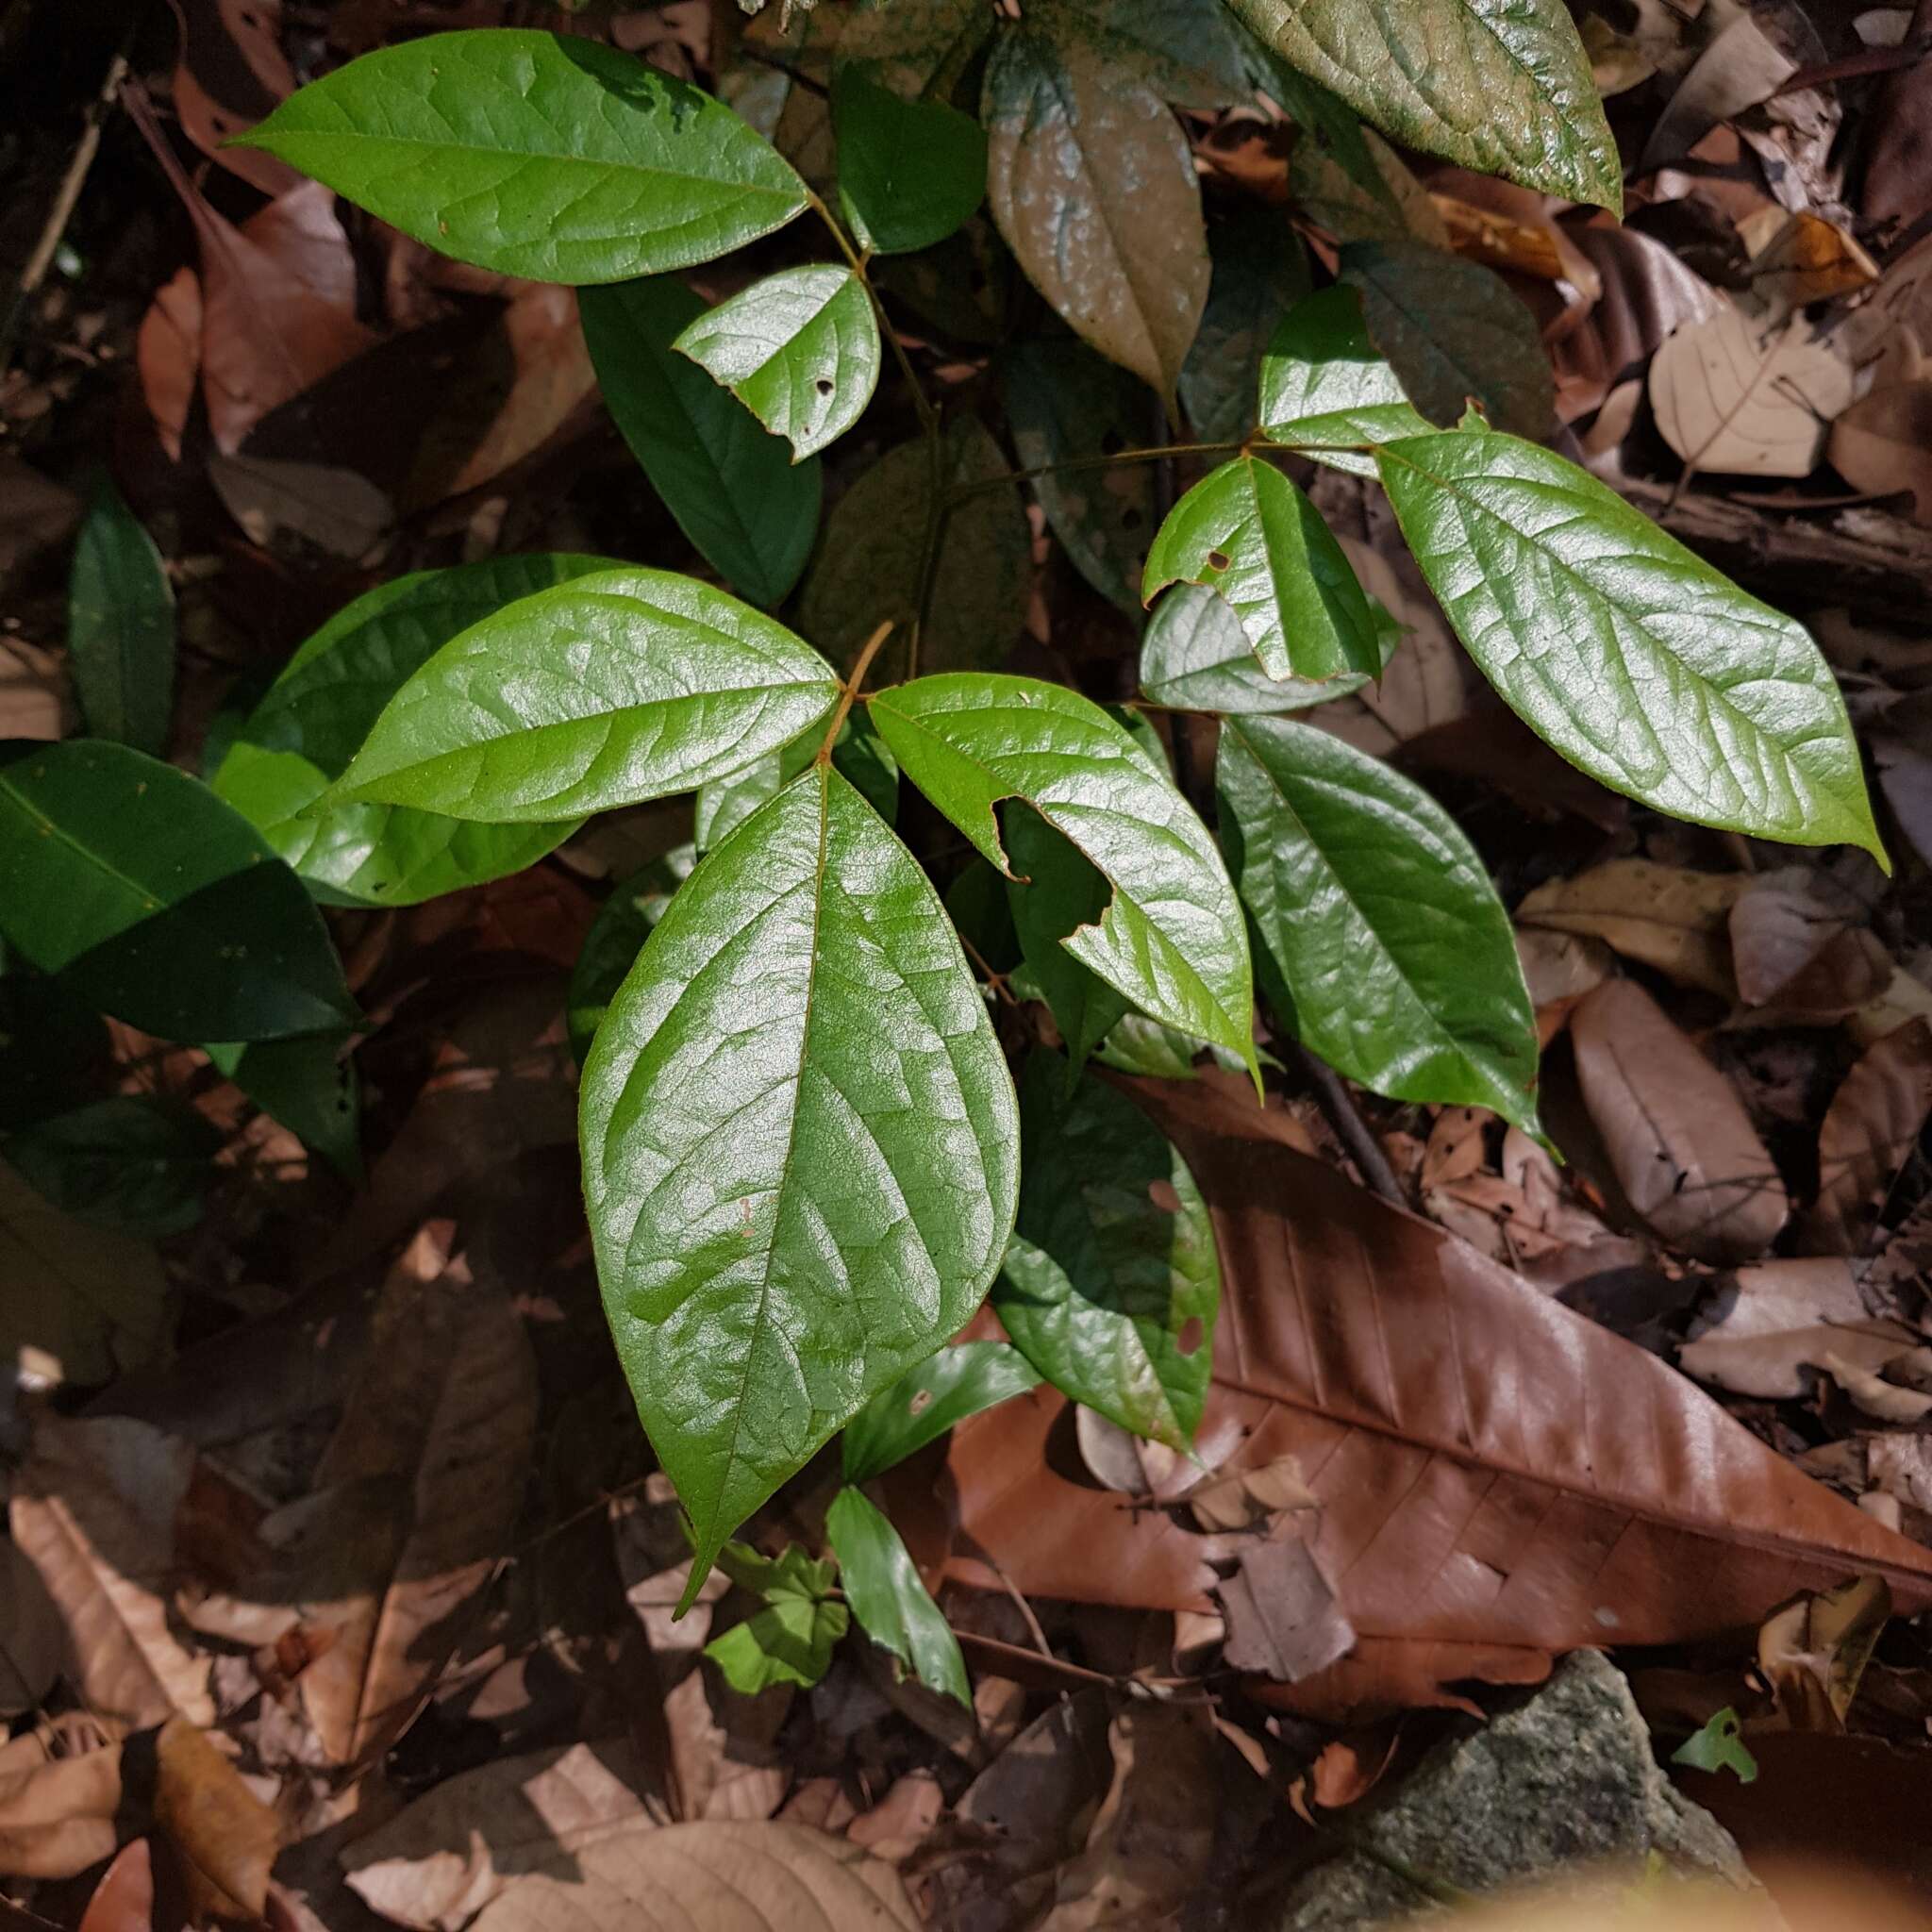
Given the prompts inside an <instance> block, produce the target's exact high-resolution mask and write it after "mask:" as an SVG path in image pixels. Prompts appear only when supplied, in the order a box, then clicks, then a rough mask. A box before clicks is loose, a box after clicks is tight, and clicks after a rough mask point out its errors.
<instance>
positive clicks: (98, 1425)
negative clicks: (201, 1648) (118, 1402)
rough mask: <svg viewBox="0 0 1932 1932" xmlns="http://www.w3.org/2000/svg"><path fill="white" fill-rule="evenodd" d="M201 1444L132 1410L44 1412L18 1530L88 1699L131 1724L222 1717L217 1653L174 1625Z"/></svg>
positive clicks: (22, 1489)
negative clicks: (175, 1591)
mask: <svg viewBox="0 0 1932 1932" xmlns="http://www.w3.org/2000/svg"><path fill="white" fill-rule="evenodd" d="M193 1463H194V1452H193V1451H192V1449H191V1448H190V1447H189V1446H188V1445H187V1444H186V1443H185V1442H179V1441H175V1440H174V1439H173V1438H171V1437H168V1436H164V1435H162V1434H161V1432H160V1431H159V1430H158V1429H154V1428H150V1427H149V1426H148V1425H147V1424H145V1423H139V1422H134V1421H132V1420H130V1419H129V1418H127V1417H125V1416H99V1417H93V1418H91V1419H87V1420H83V1421H77V1422H70V1421H62V1420H58V1419H56V1418H52V1417H48V1418H43V1419H42V1422H41V1423H40V1424H39V1425H38V1426H37V1427H36V1428H35V1430H34V1440H33V1452H32V1454H31V1455H30V1456H29V1457H28V1458H27V1461H26V1464H25V1467H24V1468H23V1469H22V1470H21V1472H20V1476H19V1479H18V1481H17V1483H16V1485H15V1488H14V1491H13V1499H12V1504H11V1507H10V1510H9V1519H10V1522H11V1525H12V1530H13V1540H14V1541H15V1542H16V1543H18V1544H19V1545H20V1547H21V1550H22V1551H23V1553H24V1554H25V1556H26V1557H29V1558H30V1559H31V1560H32V1562H33V1565H34V1567H35V1569H37V1570H38V1571H39V1572H40V1573H41V1581H42V1583H43V1584H45V1585H46V1589H47V1594H48V1595H49V1596H50V1597H51V1598H52V1599H53V1600H54V1603H55V1606H56V1607H58V1610H59V1612H60V1615H61V1617H62V1619H63V1620H64V1622H65V1624H66V1626H67V1634H68V1642H69V1655H68V1664H67V1668H68V1669H69V1671H70V1672H71V1673H72V1674H73V1675H74V1677H75V1684H76V1686H77V1687H78V1689H79V1691H80V1692H81V1694H82V1695H83V1696H84V1697H85V1698H86V1700H87V1702H88V1705H89V1706H90V1707H92V1709H94V1710H96V1711H98V1712H100V1713H102V1714H103V1715H104V1716H108V1717H113V1718H118V1719H120V1720H121V1721H122V1722H123V1723H125V1724H137V1725H138V1724H163V1723H165V1722H166V1721H167V1720H168V1719H169V1718H171V1717H173V1716H174V1715H175V1713H176V1712H179V1713H180V1714H181V1715H182V1716H183V1717H186V1718H190V1719H192V1721H193V1722H194V1723H196V1724H212V1723H213V1722H214V1706H213V1704H212V1703H211V1702H210V1700H209V1697H208V1659H207V1658H206V1657H196V1656H194V1655H193V1654H192V1652H191V1651H189V1650H188V1649H187V1648H185V1647H184V1645H183V1644H182V1643H181V1641H179V1640H178V1639H177V1638H176V1637H175V1634H174V1632H173V1630H172V1629H171V1628H170V1627H169V1621H168V1607H167V1599H168V1593H169V1591H170V1588H171V1585H172V1581H173V1574H174V1570H175V1547H174V1521H175V1510H176V1509H177V1508H178V1507H179V1506H180V1502H181V1499H182V1497H183V1496H184V1495H185V1494H186V1493H187V1491H188V1485H189V1481H190V1478H191V1476H192V1470H193Z"/></svg>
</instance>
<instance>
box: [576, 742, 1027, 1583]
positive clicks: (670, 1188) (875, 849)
mask: <svg viewBox="0 0 1932 1932" xmlns="http://www.w3.org/2000/svg"><path fill="white" fill-rule="evenodd" d="M894 749H896V746H895V747H894ZM694 1046H695V1047H696V1048H697V1049H699V1050H697V1051H695V1052H694V1051H693V1048H694ZM908 1094H909V1099H908ZM1017 1133H1018V1126H1017V1121H1016V1119H1015V1111H1014V1106H1013V1100H1012V1089H1011V1085H1010V1083H1009V1081H1008V1076H1007V1072H1006V1065H1005V1062H1004V1060H1003V1059H1002V1058H1001V1057H1000V1054H999V1051H998V1048H997V1047H996V1045H995V1044H994V1041H993V1037H992V1031H991V1025H990V1024H989V1022H988V1020H987V1016H986V1010H985V1008H984V1006H983V1004H982V1003H981V1000H980V996H979V991H978V989H977V987H976V986H975V985H974V980H973V978H972V975H971V974H969V973H968V972H967V970H966V965H965V961H964V959H963V958H961V956H960V953H959V944H958V939H957V938H956V937H955V936H954V934H953V930H952V927H951V925H950V924H948V922H947V921H946V918H945V915H944V912H943V910H942V908H941V905H940V902H939V899H938V896H937V895H936V894H935V893H934V891H933V890H932V888H931V886H930V885H929V884H928V883H927V881H926V879H925V875H924V873H922V872H921V871H920V870H919V868H918V867H917V866H916V865H915V864H914V863H913V860H912V858H911V856H910V855H909V854H908V852H907V851H906V850H905V848H904V847H903V846H901V845H900V844H899V843H898V841H896V840H895V839H894V838H893V837H892V835H891V832H889V831H888V830H887V828H886V827H885V826H884V825H883V824H881V823H880V822H879V820H878V818H877V816H876V814H874V812H873V811H872V809H871V808H869V807H868V806H867V805H866V804H865V803H864V802H863V800H862V799H860V797H859V796H858V792H856V791H854V790H853V788H852V787H851V785H850V784H849V783H848V782H847V781H846V780H845V779H844V778H843V777H841V775H839V774H837V773H835V772H833V771H831V770H830V769H829V768H828V767H826V766H824V765H818V766H814V767H813V769H812V770H811V771H809V772H808V773H807V774H805V775H804V776H803V777H801V778H799V779H798V780H796V781H795V782H794V783H793V784H792V785H791V786H790V787H788V788H787V789H786V790H785V791H782V792H780V793H779V795H778V796H777V797H776V798H775V799H774V800H773V801H772V802H771V803H770V804H769V805H767V806H765V807H763V808H761V809H760V810H759V811H758V812H757V813H755V814H754V815H753V817H752V818H750V819H749V820H747V821H746V822H745V824H742V825H741V826H740V827H739V829H738V830H737V831H736V832H735V833H733V834H732V836H731V837H730V838H729V839H727V840H726V841H724V844H722V845H721V846H719V847H718V848H717V850H716V851H714V852H712V853H711V854H710V855H709V856H708V858H706V859H705V860H704V862H703V863H702V864H701V865H700V866H699V867H698V869H697V871H695V872H694V873H693V874H691V879H690V881H689V882H688V884H687V885H686V886H685V887H684V888H683V889H682V890H681V891H679V893H678V895H677V896H676V898H675V899H674V900H673V902H672V904H671V907H670V908H669V909H668V910H667V911H666V913H665V914H664V916H663V918H662V919H661V920H660V921H659V922H658V925H657V927H656V929H655V930H654V931H653V932H652V934H651V936H650V938H649V940H648V941H646V942H645V945H644V949H643V952H642V954H641V957H640V958H639V960H638V963H637V965H636V967H635V968H634V969H633V970H632V972H631V974H630V976H629V977H628V978H627V979H626V980H625V983H624V985H623V986H622V987H621V988H620V989H619V991H618V992H617V995H616V996H615V998H614V999H613V1000H612V1001H611V1004H610V1008H609V1010H608V1013H607V1014H606V1016H605V1020H604V1024H603V1025H602V1027H601V1028H600V1029H599V1031H598V1035H597V1040H596V1043H595V1045H594V1046H593V1047H592V1048H591V1055H590V1058H589V1059H588V1061H587V1063H586V1065H585V1068H584V1080H583V1098H582V1138H583V1145H584V1184H585V1194H586V1197H587V1200H588V1202H589V1206H590V1216H591V1232H592V1235H593V1237H594V1238H595V1242H596V1249H597V1259H598V1273H599V1274H600V1276H601V1279H602V1282H603V1288H604V1299H605V1312H606V1314H607V1315H608V1318H609V1321H610V1325H611V1332H612V1335H613V1336H614V1337H615V1339H616V1341H617V1348H618V1355H619V1357H620V1359H621V1360H622V1361H623V1363H624V1365H625V1374H627V1375H628V1377H629V1379H630V1383H631V1387H632V1390H633V1391H634V1392H635V1394H636V1396H637V1398H638V1405H639V1409H640V1412H641V1415H642V1416H643V1418H644V1422H645V1426H646V1428H647V1429H648V1430H649V1432H650V1434H651V1438H652V1441H653V1443H654V1444H655V1446H656V1447H657V1449H658V1455H659V1457H660V1459H661V1460H662V1462H663V1464H664V1467H665V1470H666V1472H667V1473H668V1474H670V1475H671V1477H672V1479H673V1480H674V1481H675V1483H676V1484H677V1489H678V1493H679V1495H680V1497H681V1498H682V1499H683V1502H684V1505H685V1507H686V1508H687V1509H688V1510H689V1511H690V1513H691V1521H692V1524H693V1528H694V1541H695V1547H696V1561H695V1563H694V1565H693V1568H692V1573H691V1574H692V1579H693V1582H692V1588H693V1589H695V1587H696V1584H697V1583H698V1582H700V1581H702V1579H703V1576H704V1574H705V1572H706V1570H708V1567H709V1565H710V1562H711V1559H712V1557H714V1556H715V1554H716V1552H717V1550H718V1548H719V1546H720V1544H721V1543H722V1542H723V1541H724V1538H725V1537H726V1536H727V1535H729V1533H730V1532H731V1530H732V1529H733V1528H735V1527H736V1525H737V1524H739V1523H740V1522H741V1520H742V1519H743V1518H744V1517H745V1516H746V1515H748V1514H749V1513H750V1512H751V1511H752V1510H753V1509H754V1508H756V1507H758V1504H759V1503H761V1502H762V1501H763V1500H764V1499H765V1498H766V1497H767V1496H768V1495H770V1494H771V1493H772V1491H774V1489H775V1488H776V1487H777V1486H778V1484H779V1483H780V1482H782V1481H783V1480H784V1479H785V1477H787V1476H788V1475H790V1474H791V1473H792V1472H793V1471H794V1470H795V1469H797V1468H799V1467H800V1466H801V1465H802V1464H803V1463H804V1462H805V1461H806V1460H807V1458H808V1457H810V1456H811V1455H812V1453H813V1452H814V1451H815V1450H816V1449H817V1448H818V1447H819V1446H820V1445H821V1444H822V1443H824V1441H827V1440H828V1439H829V1438H830V1436H831V1435H832V1434H833V1432H834V1431H835V1430H836V1429H838V1428H839V1427H840V1425H841V1424H843V1423H844V1422H846V1421H847V1420H848V1419H849V1418H850V1417H851V1416H852V1415H853V1414H854V1413H856V1412H857V1410H858V1408H859V1407H861V1406H862V1405H863V1404H864V1403H865V1401H866V1400H867V1399H868V1398H869V1397H870V1396H872V1395H873V1394H874V1393H875V1392H876V1391H878V1390H880V1389H882V1388H885V1387H887V1386H888V1385H890V1384H891V1382H893V1381H894V1380H896V1379H897V1377H898V1376H899V1375H900V1374H903V1373H904V1371H905V1370H906V1369H908V1368H909V1367H910V1366H912V1365H913V1364H914V1363H915V1362H918V1361H920V1360H923V1359H924V1357H926V1356H927V1355H929V1354H930V1353H931V1351H932V1349H933V1347H934V1345H935V1344H936V1343H938V1342H939V1341H941V1340H943V1339H944V1338H945V1337H946V1336H948V1335H951V1334H953V1333H955V1332H956V1331H957V1330H958V1328H959V1327H960V1325H961V1324H963V1323H964V1322H965V1320H966V1319H967V1317H968V1316H969V1315H971V1314H972V1313H973V1311H974V1308H976V1307H978V1305H979V1301H980V1298H981V1296H982V1295H983V1294H984V1293H985V1291H986V1287H987V1284H988V1282H989V1281H990V1280H991V1276H992V1273H993V1270H994V1269H995V1268H996V1267H997V1265H998V1262H999V1257H1000V1253H1001V1251H1002V1249H1003V1248H1004V1246H1005V1242H1006V1236H1007V1232H1008V1228H1009V1227H1010V1225H1011V1217H1012V1212H1013V1201H1014V1193H1015V1181H1016V1175H1015V1165H1016V1163H1015V1152H1014V1142H1015V1141H1016V1139H1017Z"/></svg>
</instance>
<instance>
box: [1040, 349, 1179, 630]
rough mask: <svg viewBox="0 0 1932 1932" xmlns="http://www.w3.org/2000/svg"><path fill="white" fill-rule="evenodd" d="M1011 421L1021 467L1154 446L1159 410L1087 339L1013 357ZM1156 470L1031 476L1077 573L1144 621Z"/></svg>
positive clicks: (1138, 467) (1114, 468)
mask: <svg viewBox="0 0 1932 1932" xmlns="http://www.w3.org/2000/svg"><path fill="white" fill-rule="evenodd" d="M1006 375H1007V384H1006V390H1007V421H1008V425H1010V427H1011V429H1012V432H1013V446H1014V448H1015V450H1016V451H1017V452H1018V454H1019V458H1020V466H1021V468H1023V469H1027V470H1037V469H1041V468H1043V467H1045V466H1046V465H1049V464H1058V463H1065V462H1069V461H1073V460H1077V459H1079V458H1095V457H1100V456H1103V455H1105V454H1106V453H1107V452H1108V451H1109V450H1118V449H1129V448H1132V447H1134V446H1135V445H1137V444H1141V443H1146V442H1152V441H1158V440H1159V436H1160V404H1159V399H1158V397H1157V396H1156V395H1155V393H1154V391H1152V390H1150V389H1149V388H1148V387H1147V385H1146V384H1145V383H1144V382H1142V381H1141V379H1140V378H1139V377H1138V376H1135V375H1129V374H1128V373H1127V372H1126V371H1125V370H1124V369H1121V368H1117V367H1116V366H1115V365H1114V364H1113V363H1111V362H1108V360H1107V359H1106V358H1104V357H1101V356H1096V355H1095V354H1094V353H1093V351H1092V350H1091V349H1090V348H1088V347H1087V345H1086V344H1085V343H1084V342H1079V341H1071V340H1067V339H1064V338H1062V339H1059V340H1053V339H1044V340H1042V339H1039V338H1036V339H1034V340H1033V341H1024V342H1022V343H1020V344H1019V346H1018V347H1017V348H1015V349H1014V351H1013V353H1012V354H1011V356H1010V357H1009V358H1008V360H1007V370H1006ZM1156 484H1157V478H1156V475H1155V471H1154V465H1153V464H1152V463H1120V464H1114V465H1111V466H1109V467H1106V468H1102V467H1099V466H1098V465H1095V466H1093V467H1090V468H1087V469H1076V470H1068V471H1061V472H1058V473H1056V474H1051V475H1042V476H1036V477H1034V478H1033V482H1032V489H1033V493H1034V494H1035V495H1036V496H1038V497H1039V499H1040V507H1041V509H1043V510H1044V511H1045V512H1046V520H1047V522H1048V523H1049V524H1051V525H1053V533H1054V535H1055V536H1056V537H1058V539H1059V540H1060V542H1061V544H1062V545H1063V546H1064V547H1065V549H1066V553H1067V555H1068V556H1069V557H1070V558H1072V559H1073V561H1074V568H1075V569H1076V570H1078V571H1079V573H1080V575H1082V576H1083V577H1085V578H1086V579H1087V581H1088V582H1089V583H1090V584H1091V585H1092V587H1093V588H1094V589H1095V590H1096V591H1099V592H1100V594H1101V595H1102V596H1103V597H1108V598H1111V599H1112V600H1113V602H1114V603H1116V604H1118V605H1120V606H1121V607H1122V608H1124V609H1125V610H1127V611H1130V612H1132V613H1134V614H1135V615H1138V614H1139V612H1140V608H1141V600H1140V595H1139V587H1140V582H1141V565H1142V563H1143V562H1144V561H1145V560H1146V557H1147V545H1148V542H1149V541H1150V540H1151V539H1152V537H1153V535H1154V525H1155V521H1156V518H1157V517H1158V514H1159V511H1158V497H1157V494H1156Z"/></svg>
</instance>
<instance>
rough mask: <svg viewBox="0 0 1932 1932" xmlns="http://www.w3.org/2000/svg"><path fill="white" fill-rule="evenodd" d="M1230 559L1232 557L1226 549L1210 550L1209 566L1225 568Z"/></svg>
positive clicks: (1213, 568)
mask: <svg viewBox="0 0 1932 1932" xmlns="http://www.w3.org/2000/svg"><path fill="white" fill-rule="evenodd" d="M1230 561H1231V559H1230V558H1229V557H1228V554H1227V552H1226V551H1224V550H1210V551H1209V552H1208V569H1209V570H1225V569H1226V568H1227V566H1228V564H1229V562H1230Z"/></svg>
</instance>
